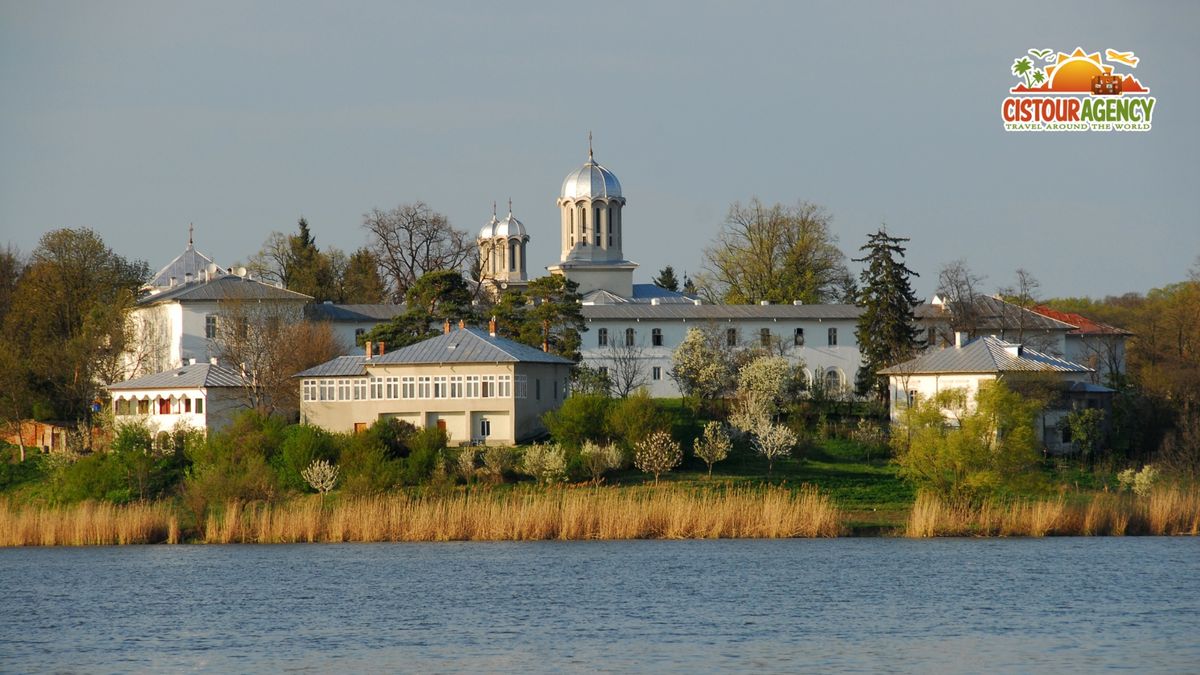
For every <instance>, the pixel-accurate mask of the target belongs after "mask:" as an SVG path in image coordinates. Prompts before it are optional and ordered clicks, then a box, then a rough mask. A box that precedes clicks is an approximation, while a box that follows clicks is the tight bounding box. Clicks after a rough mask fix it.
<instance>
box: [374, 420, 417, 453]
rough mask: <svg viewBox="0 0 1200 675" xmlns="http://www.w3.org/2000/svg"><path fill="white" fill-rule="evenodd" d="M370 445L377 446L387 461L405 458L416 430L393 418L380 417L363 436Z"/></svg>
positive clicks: (406, 423) (410, 425)
mask: <svg viewBox="0 0 1200 675" xmlns="http://www.w3.org/2000/svg"><path fill="white" fill-rule="evenodd" d="M365 435H366V436H367V437H368V439H369V440H370V442H371V443H374V444H376V445H379V446H380V447H381V448H382V449H383V451H384V453H385V454H387V456H388V458H389V459H399V458H401V457H407V456H408V453H409V450H410V447H411V446H410V444H411V443H412V439H413V437H414V436H416V435H417V428H416V427H415V426H413V425H412V424H410V423H408V422H405V421H404V420H398V419H396V418H395V417H381V418H379V419H377V420H375V423H374V424H372V425H371V426H370V427H368V428H367V431H366V434H365Z"/></svg>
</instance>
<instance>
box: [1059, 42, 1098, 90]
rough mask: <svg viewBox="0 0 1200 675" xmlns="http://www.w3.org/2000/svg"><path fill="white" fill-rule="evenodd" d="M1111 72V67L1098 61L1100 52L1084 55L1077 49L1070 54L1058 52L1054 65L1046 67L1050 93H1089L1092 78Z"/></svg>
mask: <svg viewBox="0 0 1200 675" xmlns="http://www.w3.org/2000/svg"><path fill="white" fill-rule="evenodd" d="M1112 72H1113V67H1112V66H1108V65H1105V64H1104V62H1103V61H1101V60H1100V52H1096V53H1094V54H1085V53H1084V51H1083V49H1081V48H1079V47H1076V48H1075V51H1073V52H1071V53H1070V54H1064V53H1062V52H1059V53H1058V58H1057V59H1056V60H1055V62H1054V65H1052V66H1046V75H1047V76H1048V77H1049V78H1050V86H1049V89H1050V90H1052V91H1090V90H1091V88H1092V78H1093V77H1095V76H1097V75H1112Z"/></svg>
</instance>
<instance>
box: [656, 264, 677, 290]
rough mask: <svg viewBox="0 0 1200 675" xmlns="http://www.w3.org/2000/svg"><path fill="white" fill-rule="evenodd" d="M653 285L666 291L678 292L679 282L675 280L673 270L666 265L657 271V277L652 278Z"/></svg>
mask: <svg viewBox="0 0 1200 675" xmlns="http://www.w3.org/2000/svg"><path fill="white" fill-rule="evenodd" d="M654 285H655V286H658V287H659V288H665V289H667V290H668V291H675V292H679V280H678V279H676V278H675V268H674V267H671V266H670V265H667V266H666V267H664V268H662V269H661V270H659V271H658V276H657V277H655V278H654Z"/></svg>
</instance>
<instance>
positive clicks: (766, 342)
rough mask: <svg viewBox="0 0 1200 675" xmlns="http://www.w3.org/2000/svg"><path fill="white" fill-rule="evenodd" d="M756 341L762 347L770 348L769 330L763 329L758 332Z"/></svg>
mask: <svg viewBox="0 0 1200 675" xmlns="http://www.w3.org/2000/svg"><path fill="white" fill-rule="evenodd" d="M758 341H759V342H761V343H762V346H764V347H770V346H771V329H770V328H763V329H762V330H760V331H758Z"/></svg>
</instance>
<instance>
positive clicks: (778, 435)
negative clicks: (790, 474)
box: [754, 424, 796, 476]
mask: <svg viewBox="0 0 1200 675" xmlns="http://www.w3.org/2000/svg"><path fill="white" fill-rule="evenodd" d="M795 446H796V434H795V433H794V432H793V431H792V430H791V429H789V428H787V427H786V426H784V425H782V424H764V425H762V426H761V427H759V428H758V429H757V430H755V432H754V450H755V451H756V452H758V454H760V455H762V456H763V457H766V458H767V475H768V476H770V475H771V473H772V472H773V471H774V470H775V460H776V459H779V458H780V457H787V456H788V455H789V454H791V452H792V448H794V447H795Z"/></svg>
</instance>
